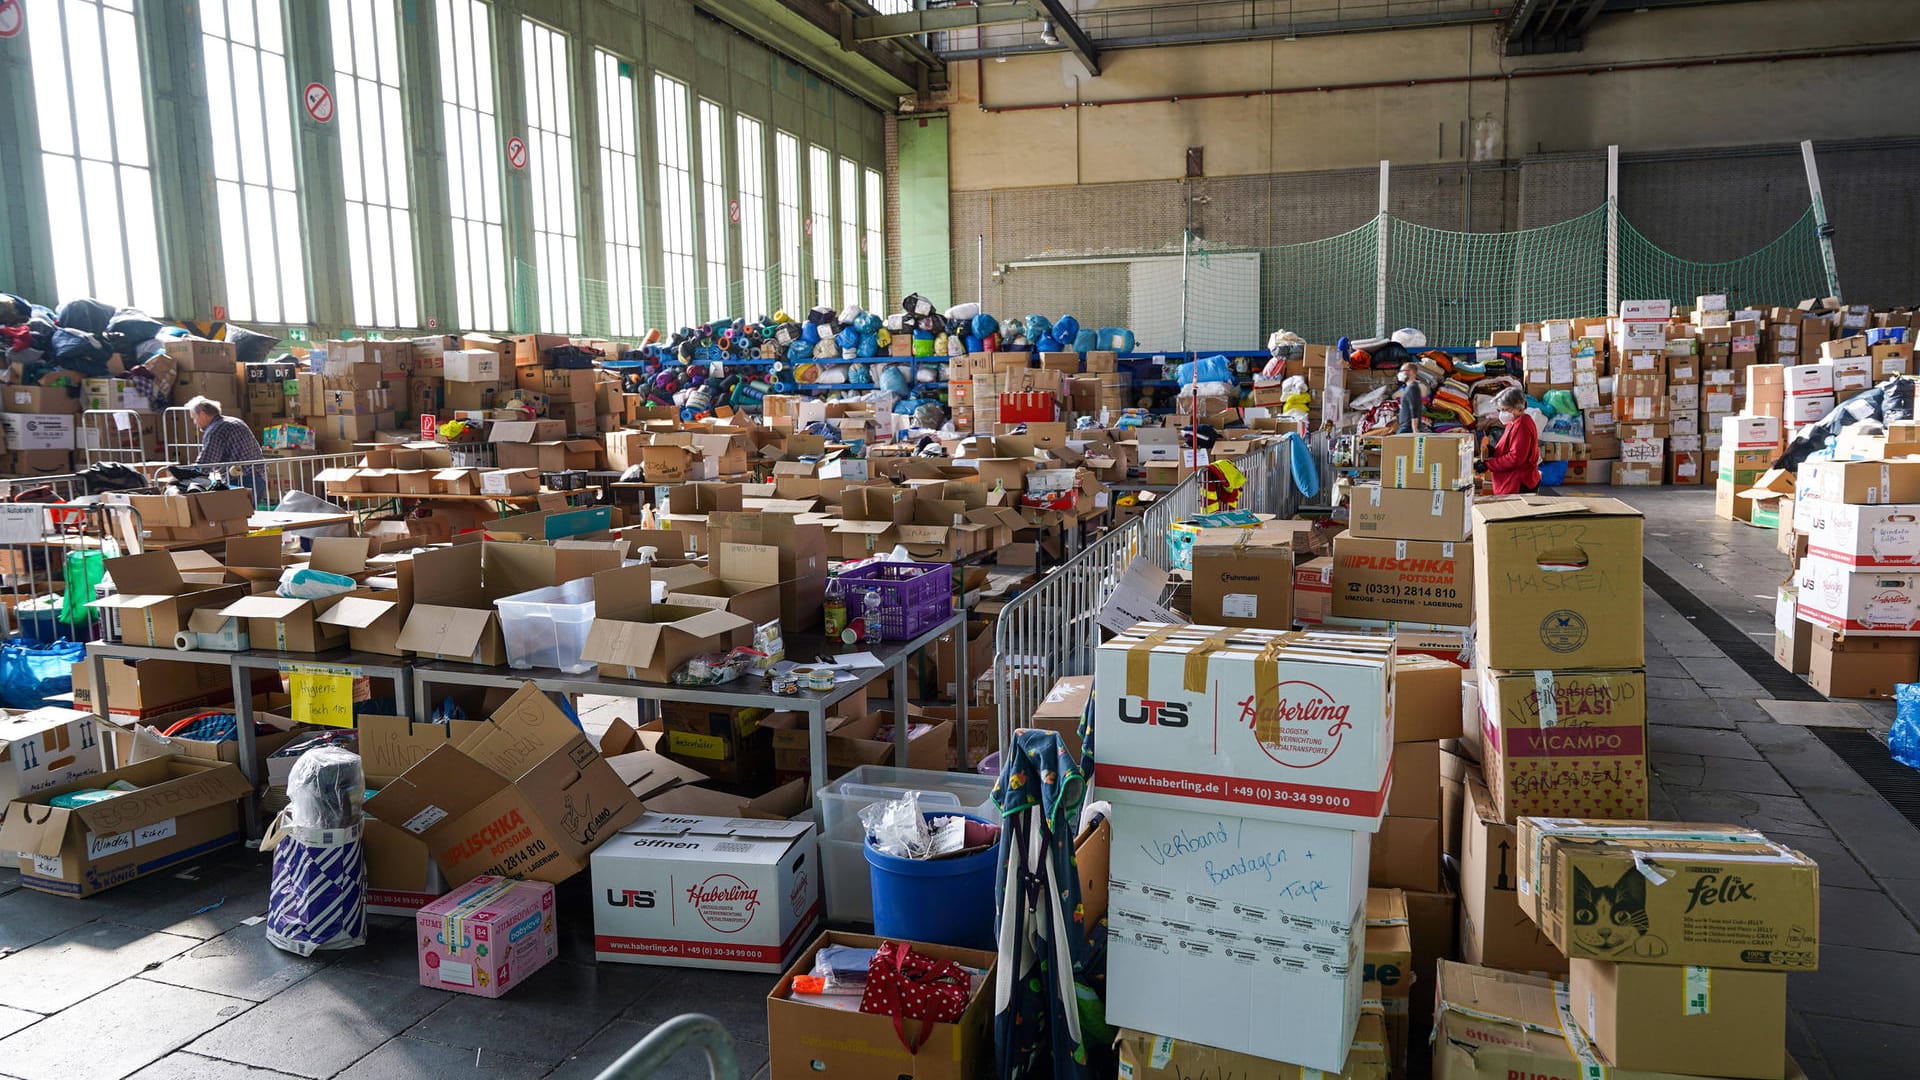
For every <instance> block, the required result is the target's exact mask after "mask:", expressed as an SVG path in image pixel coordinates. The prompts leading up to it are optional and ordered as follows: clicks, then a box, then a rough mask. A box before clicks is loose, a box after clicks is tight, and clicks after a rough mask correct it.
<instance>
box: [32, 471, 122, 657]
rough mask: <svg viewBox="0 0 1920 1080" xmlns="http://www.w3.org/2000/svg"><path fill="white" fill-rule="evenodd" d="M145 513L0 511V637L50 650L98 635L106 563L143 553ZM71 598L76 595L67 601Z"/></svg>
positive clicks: (54, 508)
mask: <svg viewBox="0 0 1920 1080" xmlns="http://www.w3.org/2000/svg"><path fill="white" fill-rule="evenodd" d="M140 534H141V523H140V514H139V512H138V511H136V510H134V509H133V508H132V507H131V506H127V505H125V504H119V505H108V504H104V503H95V504H90V505H79V506H76V505H71V504H68V503H7V504H5V505H0V638H5V639H8V640H13V639H23V640H25V641H27V642H29V643H31V644H48V643H51V642H53V641H55V640H58V639H61V638H65V639H67V640H69V641H90V640H93V639H94V638H97V637H100V636H101V628H102V625H103V623H104V622H105V621H106V618H107V614H106V612H104V611H102V610H101V609H99V608H90V607H87V606H85V605H86V604H87V603H88V602H89V601H91V600H93V599H94V594H95V592H96V586H97V585H98V584H99V580H100V575H101V564H102V563H103V562H104V561H105V560H106V559H109V558H112V557H114V556H116V555H136V554H139V553H140V551H141V541H140ZM69 592H77V593H79V595H76V596H72V597H69V596H68V593H69Z"/></svg>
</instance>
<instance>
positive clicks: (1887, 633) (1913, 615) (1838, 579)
mask: <svg viewBox="0 0 1920 1080" xmlns="http://www.w3.org/2000/svg"><path fill="white" fill-rule="evenodd" d="M1796 513H1797V511H1796ZM1793 577H1794V585H1795V587H1797V588H1798V589H1799V590H1800V605H1799V613H1800V617H1801V618H1803V619H1805V620H1807V621H1808V622H1810V623H1813V624H1814V625H1815V626H1825V627H1828V628H1830V629H1833V630H1845V631H1863V632H1866V633H1870V634H1875V635H1879V636H1883V637H1920V569H1893V568H1889V567H1879V568H1869V569H1855V568H1854V567H1851V566H1848V565H1847V564H1846V563H1842V562H1836V561H1834V560H1832V559H1827V558H1822V557H1820V556H1817V555H1811V554H1810V555H1808V556H1807V557H1806V558H1805V559H1802V560H1801V561H1800V568H1799V569H1798V570H1796V571H1794V575H1793Z"/></svg>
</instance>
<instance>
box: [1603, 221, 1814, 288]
mask: <svg viewBox="0 0 1920 1080" xmlns="http://www.w3.org/2000/svg"><path fill="white" fill-rule="evenodd" d="M1618 258H1619V267H1620V298H1621V299H1623V300H1672V301H1673V302H1674V303H1676V304H1691V303H1693V298H1694V297H1696V296H1703V295H1706V294H1708V293H1726V294H1727V302H1728V303H1729V304H1731V305H1732V306H1733V308H1734V309H1735V310H1739V309H1740V308H1746V307H1772V306H1774V305H1788V306H1791V305H1793V304H1796V303H1798V302H1799V301H1801V300H1804V299H1806V298H1807V297H1809V296H1825V295H1826V294H1827V291H1828V290H1827V272H1826V267H1825V264H1824V263H1823V262H1822V260H1821V257H1820V236H1819V230H1818V226H1817V225H1816V223H1815V220H1814V214H1813V207H1811V206H1809V207H1807V212H1806V213H1804V214H1801V215H1800V220H1798V221H1796V222H1794V223H1793V224H1792V225H1789V226H1788V227H1787V230H1786V231H1785V232H1783V233H1781V234H1780V235H1779V236H1777V237H1775V238H1774V239H1773V240H1772V241H1770V242H1769V243H1768V244H1767V245H1766V246H1765V247H1763V248H1761V249H1759V250H1758V251H1755V252H1752V253H1750V254H1747V255H1742V256H1741V257H1740V258H1737V259H1728V260H1726V261H1725V262H1695V261H1693V260H1691V259H1682V258H1680V257H1678V256H1675V255H1670V254H1668V253H1667V252H1665V251H1662V250H1661V249H1660V247H1659V246H1658V245H1656V244H1655V243H1654V242H1653V241H1651V240H1649V239H1647V238H1646V236H1645V235H1644V234H1642V233H1641V232H1640V230H1639V229H1636V228H1634V227H1633V223H1632V222H1630V221H1628V220H1627V219H1626V216H1625V215H1624V214H1623V215H1621V217H1620V246H1619V255H1618Z"/></svg>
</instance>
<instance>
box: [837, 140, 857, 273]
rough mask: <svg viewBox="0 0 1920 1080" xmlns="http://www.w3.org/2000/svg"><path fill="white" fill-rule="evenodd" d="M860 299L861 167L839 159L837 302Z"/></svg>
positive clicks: (844, 159)
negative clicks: (838, 275) (838, 293)
mask: <svg viewBox="0 0 1920 1080" xmlns="http://www.w3.org/2000/svg"><path fill="white" fill-rule="evenodd" d="M859 302H860V167H859V166H857V165H855V164H854V163H853V162H851V161H848V160H847V159H846V158H841V159H840V305H841V306H842V307H852V306H853V305H855V304H858V303H859Z"/></svg>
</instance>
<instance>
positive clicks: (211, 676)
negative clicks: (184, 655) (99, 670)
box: [73, 659, 279, 723]
mask: <svg viewBox="0 0 1920 1080" xmlns="http://www.w3.org/2000/svg"><path fill="white" fill-rule="evenodd" d="M106 668H107V685H106V699H107V701H106V704H107V709H108V711H109V712H110V714H111V718H112V719H113V720H114V721H115V722H116V723H119V722H127V723H131V722H134V721H137V720H143V719H147V718H150V717H153V716H155V715H158V714H160V713H163V712H167V711H168V710H172V709H179V708H182V707H184V706H187V705H211V704H217V703H229V702H231V701H233V674H232V672H230V671H227V670H224V669H222V668H221V667H219V666H217V665H213V664H195V663H189V662H187V661H184V660H138V661H136V660H111V659H110V660H108V661H107V662H106ZM262 674H266V675H268V676H269V680H267V681H271V682H272V683H274V684H275V685H278V683H279V677H278V676H277V675H274V674H273V673H272V672H263V673H262ZM92 680H93V665H92V664H90V663H88V664H81V665H79V666H77V667H75V668H74V669H73V700H74V705H75V706H76V707H78V708H83V709H84V708H93V709H94V711H95V712H96V714H97V713H98V712H99V710H98V703H97V702H96V701H95V700H94V696H93V686H92Z"/></svg>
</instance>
